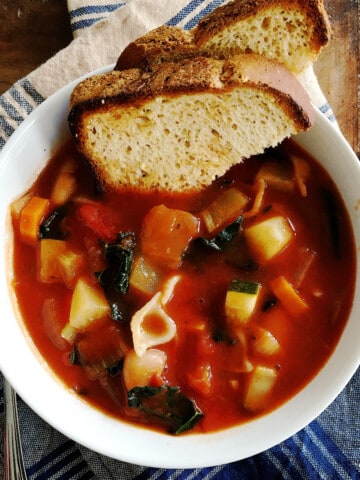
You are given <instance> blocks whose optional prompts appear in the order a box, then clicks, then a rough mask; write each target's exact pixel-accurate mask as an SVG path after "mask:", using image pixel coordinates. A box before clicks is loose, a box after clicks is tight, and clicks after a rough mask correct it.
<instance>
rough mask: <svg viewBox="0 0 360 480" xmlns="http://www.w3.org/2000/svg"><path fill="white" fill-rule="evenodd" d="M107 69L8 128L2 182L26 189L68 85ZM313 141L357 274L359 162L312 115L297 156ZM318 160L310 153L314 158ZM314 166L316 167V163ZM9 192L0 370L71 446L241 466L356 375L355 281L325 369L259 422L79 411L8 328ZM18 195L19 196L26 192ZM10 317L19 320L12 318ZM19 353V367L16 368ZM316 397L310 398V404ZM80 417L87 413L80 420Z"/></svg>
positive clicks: (50, 140)
mask: <svg viewBox="0 0 360 480" xmlns="http://www.w3.org/2000/svg"><path fill="white" fill-rule="evenodd" d="M112 68H113V65H108V66H106V67H103V68H101V69H98V70H96V71H94V72H89V73H88V74H86V75H83V76H82V77H80V78H79V79H77V80H74V81H73V82H71V83H69V84H68V85H66V86H65V87H63V88H62V89H60V90H59V91H58V92H56V93H55V94H53V95H52V96H51V97H49V98H48V99H47V100H45V101H44V102H43V103H42V104H41V105H40V106H39V107H37V108H36V109H35V110H34V111H33V112H32V113H31V114H30V115H29V116H28V117H27V118H26V119H25V120H24V122H23V123H22V124H21V125H20V126H19V127H18V128H17V129H16V131H15V132H14V134H13V135H12V136H11V137H10V139H9V140H8V142H7V143H6V144H5V146H4V148H3V149H2V151H1V152H0V175H2V178H4V175H10V177H11V179H13V180H14V183H16V184H19V185H21V181H22V180H21V178H22V175H26V177H27V181H26V185H30V184H31V183H32V181H33V180H34V179H35V177H36V175H37V174H38V172H39V170H40V169H41V168H42V166H43V164H44V162H45V161H46V159H47V158H48V157H49V156H50V153H51V151H50V150H51V149H52V148H56V147H57V146H59V144H61V143H62V141H63V140H64V138H66V137H67V136H68V135H69V133H68V129H67V122H66V118H67V111H68V100H69V97H70V93H71V91H72V90H73V88H74V86H75V85H76V84H77V83H78V82H79V81H80V80H82V79H84V78H86V77H88V76H90V75H94V74H97V73H103V72H106V71H108V70H110V69H112ZM316 135H317V136H318V137H319V138H320V139H321V141H322V142H326V143H327V144H328V146H329V147H328V148H329V149H335V151H339V153H340V154H341V156H342V162H343V163H342V164H341V165H335V167H334V168H332V171H331V172H329V173H330V175H331V176H333V175H336V177H337V178H338V177H339V178H340V183H341V185H339V189H340V190H341V192H342V194H343V199H344V201H345V203H346V204H347V205H348V209H349V205H350V206H351V208H350V211H349V214H350V217H351V222H352V226H353V230H354V236H355V240H356V251H357V272H359V271H360V263H359V262H360V260H359V252H360V226H359V225H360V221H359V215H360V212H359V210H360V206H359V199H357V202H358V203H356V198H355V197H356V195H355V189H354V188H352V190H351V191H350V192H347V186H348V182H349V181H350V179H351V181H352V182H353V183H354V180H353V179H354V178H355V179H356V182H357V183H358V185H360V162H359V160H358V158H357V157H356V155H355V153H354V152H353V151H352V150H351V148H350V146H349V145H348V143H347V142H346V140H345V139H344V137H343V136H342V134H341V133H340V131H339V130H338V129H337V128H336V127H335V126H334V125H332V124H331V122H330V121H329V120H328V119H327V118H326V117H325V116H324V115H323V114H322V113H321V112H319V111H318V110H317V109H316V119H315V125H314V126H313V128H312V129H311V130H310V131H309V132H306V133H301V134H299V135H298V136H297V137H296V141H297V142H298V143H299V144H300V145H301V146H303V147H304V148H305V149H309V148H310V149H313V148H314V137H316ZM69 138H70V137H69ZM26 142H28V143H30V144H31V145H32V146H33V147H34V148H35V149H36V151H37V152H38V153H39V152H40V151H41V152H42V153H41V155H40V153H39V155H40V156H41V157H42V160H41V162H40V163H39V165H37V167H36V168H34V166H33V165H32V163H31V162H30V165H27V164H26V165H24V164H21V162H20V160H19V158H21V156H22V155H25V154H26V152H28V151H29V146H28V144H27V143H26ZM38 142H39V143H38ZM42 142H43V143H42ZM39 145H40V146H39ZM318 150H319V151H321V152H322V153H321V155H322V156H323V157H324V155H325V153H324V151H323V150H324V149H323V148H321V145H320V146H319V148H318ZM327 150H328V149H327ZM31 155H33V154H31ZM319 155H320V154H319ZM319 155H314V154H313V156H316V158H317V159H319ZM319 160H320V161H322V160H321V158H320V159H319ZM11 162H16V164H17V165H19V167H20V166H21V167H22V168H21V170H22V169H23V168H24V169H23V170H22V171H21V173H20V174H19V172H18V171H15V172H14V170H15V169H14V167H13V168H11V166H10V164H11ZM23 165H24V167H23ZM345 167H346V168H347V169H349V171H350V172H351V175H350V176H347V178H343V177H345V176H343V177H341V172H342V171H343V169H344V168H345ZM9 172H10V173H9ZM11 172H12V173H11ZM24 172H25V173H24ZM8 183H10V182H7V184H8ZM11 188H12V187H11V186H8V187H6V188H5V189H4V190H3V191H2V192H0V198H2V200H3V201H2V202H1V201H0V223H1V228H2V232H3V235H0V237H1V239H0V249H1V257H0V272H1V273H0V292H2V293H1V294H0V295H1V296H0V298H2V297H5V298H2V303H3V304H4V307H3V318H2V320H1V322H0V368H1V371H2V373H3V374H4V376H5V377H6V378H7V379H8V380H9V381H10V383H11V384H12V385H13V387H14V388H15V390H16V391H17V393H18V394H19V395H20V396H21V397H22V399H23V400H24V401H25V402H26V403H27V404H28V405H29V407H30V408H31V409H32V410H33V411H34V412H36V413H37V414H38V415H39V416H40V417H42V418H43V419H44V420H45V421H46V422H47V423H49V424H50V425H51V426H52V427H54V428H55V429H57V430H58V431H59V432H61V433H63V434H64V435H66V436H67V437H69V438H71V439H73V440H74V441H76V442H78V443H79V444H81V445H84V446H85V447H87V448H89V449H91V450H93V451H96V452H98V453H100V454H103V455H106V456H108V457H111V458H114V459H117V460H121V461H126V462H129V463H135V464H139V465H144V466H149V467H157V468H203V467H211V466H214V465H220V464H225V463H229V462H232V461H236V460H241V459H244V458H248V457H250V456H252V455H255V454H258V453H260V452H263V451H265V450H267V449H269V448H271V447H273V446H274V445H277V444H279V443H280V442H282V441H284V440H286V439H287V438H289V437H291V436H292V435H294V434H296V433H297V432H298V431H300V430H301V429H302V428H304V427H305V426H306V425H308V424H309V423H310V422H311V421H312V420H314V419H315V418H316V417H317V416H318V415H319V414H320V413H321V412H322V411H323V410H324V409H325V408H327V407H328V406H329V405H330V403H332V401H333V400H334V399H335V398H336V397H337V396H338V394H339V393H340V392H341V391H342V390H343V388H344V387H345V386H346V384H347V383H348V382H349V380H350V379H351V377H352V376H353V374H354V373H355V371H356V370H357V368H358V366H359V364H360V345H357V344H356V343H358V342H356V343H355V338H354V337H355V336H357V338H359V334H360V326H356V325H355V313H354V311H355V310H360V287H359V282H358V280H356V285H355V300H354V304H353V308H352V312H351V314H350V318H349V320H348V325H350V327H349V329H348V328H346V329H345V330H344V332H343V334H342V336H341V339H340V341H339V343H338V345H337V347H336V349H335V351H334V352H333V354H332V356H331V357H330V359H329V360H328V362H327V363H326V364H325V366H324V367H323V368H322V369H321V371H320V372H319V373H318V375H316V377H315V378H314V379H313V380H312V381H311V382H310V383H309V384H308V385H307V386H306V387H305V388H304V389H303V390H301V391H300V392H299V393H298V394H297V395H296V396H295V397H293V398H292V399H290V400H289V401H287V402H286V403H285V404H283V405H282V406H281V407H279V408H277V409H276V410H274V411H273V412H271V413H269V414H267V415H264V416H262V417H260V418H258V419H256V420H252V421H251V422H248V423H245V424H243V425H241V426H238V427H236V426H235V427H231V428H229V429H226V430H222V431H219V432H214V433H207V434H194V433H190V434H185V435H183V436H179V437H173V436H169V435H167V434H163V433H158V432H154V431H149V430H146V429H145V428H143V427H138V426H134V425H130V424H128V423H124V422H122V421H118V420H114V419H112V418H111V417H108V416H107V415H105V414H103V413H102V412H100V411H98V410H96V409H95V408H93V407H86V406H85V405H87V404H86V403H85V402H84V401H83V400H82V399H80V398H79V397H78V396H76V395H75V394H72V393H71V392H70V393H69V390H68V389H66V388H64V385H63V384H62V382H61V381H60V380H59V379H58V378H57V377H56V375H55V374H54V373H53V372H52V371H51V370H50V368H49V367H48V365H47V364H46V362H45V361H44V360H43V359H41V358H40V356H39V354H37V353H36V348H35V346H34V344H33V343H32V341H31V339H30V337H29V335H28V333H27V332H26V330H25V328H24V327H23V326H22V325H21V321H20V319H19V318H17V321H13V318H12V317H13V316H14V305H15V299H14V295H13V294H12V293H11V289H10V285H9V284H10V279H9V262H10V259H11V248H9V244H11V232H9V214H8V211H7V207H8V205H9V202H10V201H11V198H10V197H7V195H9V191H11ZM23 188H24V190H25V189H26V186H25V187H23ZM18 193H20V191H19V192H18ZM344 195H345V198H344ZM4 202H5V205H4ZM6 202H7V203H6ZM9 242H10V243H9ZM357 276H358V275H357ZM15 310H16V309H15ZM15 316H17V317H19V315H18V314H16V312H15ZM354 331H356V332H357V335H355V334H354ZM15 346H16V347H17V348H15ZM29 347H30V348H29ZM349 347H351V348H349ZM19 350H20V351H21V353H20V356H21V357H20V358H21V362H19V361H18V360H19V354H18V353H17V352H18V351H19ZM339 359H340V360H341V362H342V371H341V372H339V370H340V369H337V368H336V365H337V364H338V361H339ZM329 376H331V377H332V378H333V380H334V381H333V382H328V381H326V380H327V378H329ZM34 382H35V385H42V386H43V389H42V391H41V392H40V395H39V393H38V391H37V389H36V388H34ZM316 393H317V394H318V395H317V398H315V397H316ZM61 408H65V409H66V411H67V412H68V413H67V415H61V414H60V413H61ZM84 410H86V412H87V414H86V415H84ZM294 411H296V415H294ZM264 431H268V432H271V437H270V438H268V437H266V436H265V435H264V434H263V432H264ZM99 440H101V442H99ZM115 440H116V441H115Z"/></svg>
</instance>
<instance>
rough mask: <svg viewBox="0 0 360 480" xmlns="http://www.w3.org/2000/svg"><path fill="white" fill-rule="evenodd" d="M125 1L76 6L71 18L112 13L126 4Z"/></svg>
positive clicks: (71, 12)
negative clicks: (111, 3)
mask: <svg viewBox="0 0 360 480" xmlns="http://www.w3.org/2000/svg"><path fill="white" fill-rule="evenodd" d="M124 5H125V3H115V4H113V5H88V6H87V7H79V8H75V10H71V11H70V12H69V15H70V18H75V17H81V16H82V15H90V14H94V13H111V12H114V11H115V10H117V9H118V8H120V7H122V6H124Z"/></svg>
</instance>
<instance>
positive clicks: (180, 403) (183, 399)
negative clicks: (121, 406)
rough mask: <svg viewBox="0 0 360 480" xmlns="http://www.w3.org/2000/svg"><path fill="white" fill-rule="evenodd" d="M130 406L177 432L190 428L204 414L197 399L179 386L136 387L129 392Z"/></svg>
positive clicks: (172, 431)
mask: <svg viewBox="0 0 360 480" xmlns="http://www.w3.org/2000/svg"><path fill="white" fill-rule="evenodd" d="M128 406H129V407H132V408H137V409H139V410H140V411H141V412H143V413H144V414H146V415H147V416H148V417H149V418H150V419H151V420H153V421H158V422H160V423H162V424H165V425H166V426H167V427H168V429H169V431H170V432H171V433H175V434H179V433H182V432H185V431H186V430H190V429H191V428H193V427H194V425H195V424H196V423H197V422H198V421H199V420H200V418H201V417H202V416H203V413H202V412H201V410H200V409H199V407H198V406H197V405H196V403H195V401H194V400H191V399H189V398H188V397H187V396H186V395H184V394H183V393H182V392H181V391H180V388H179V387H171V386H161V387H149V386H145V387H135V388H133V389H131V390H130V391H129V392H128Z"/></svg>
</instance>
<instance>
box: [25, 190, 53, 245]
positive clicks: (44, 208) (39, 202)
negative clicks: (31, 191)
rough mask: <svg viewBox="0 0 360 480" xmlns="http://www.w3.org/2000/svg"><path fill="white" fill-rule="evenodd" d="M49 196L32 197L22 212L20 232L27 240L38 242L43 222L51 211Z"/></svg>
mask: <svg viewBox="0 0 360 480" xmlns="http://www.w3.org/2000/svg"><path fill="white" fill-rule="evenodd" d="M49 205H50V202H49V200H48V199H47V198H42V197H37V196H34V197H31V198H30V200H29V201H28V202H27V204H26V205H25V206H24V208H23V209H22V211H21V214H20V234H21V236H22V238H23V240H24V241H25V242H28V243H36V241H37V240H38V237H39V228H40V225H41V222H42V221H43V220H44V218H45V217H46V215H47V213H48V211H49Z"/></svg>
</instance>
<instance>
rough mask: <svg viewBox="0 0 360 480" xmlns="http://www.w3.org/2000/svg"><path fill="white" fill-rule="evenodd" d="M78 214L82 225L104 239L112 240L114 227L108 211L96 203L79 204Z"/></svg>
mask: <svg viewBox="0 0 360 480" xmlns="http://www.w3.org/2000/svg"><path fill="white" fill-rule="evenodd" d="M78 216H79V218H80V220H81V221H82V222H83V224H84V225H86V226H87V227H89V228H90V229H91V230H93V232H94V233H95V234H96V235H97V236H98V237H100V238H101V239H103V240H105V241H111V240H114V238H115V237H116V233H117V232H116V227H115V224H114V221H113V219H112V217H111V215H110V213H109V212H108V211H107V210H106V209H105V208H104V207H102V206H101V205H98V204H96V203H93V204H90V203H89V204H84V205H81V207H79V209H78Z"/></svg>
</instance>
